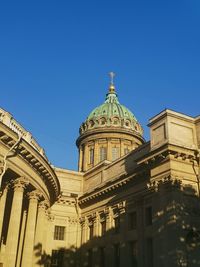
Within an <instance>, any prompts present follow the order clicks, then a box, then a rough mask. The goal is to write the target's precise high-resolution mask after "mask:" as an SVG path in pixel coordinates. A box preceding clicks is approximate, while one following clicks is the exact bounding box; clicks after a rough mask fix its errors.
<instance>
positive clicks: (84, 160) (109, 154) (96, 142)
mask: <svg viewBox="0 0 200 267" xmlns="http://www.w3.org/2000/svg"><path fill="white" fill-rule="evenodd" d="M113 75H114V74H113V73H111V79H112V80H111V83H110V86H109V91H108V93H107V94H106V99H105V101H104V103H103V104H102V105H100V106H98V107H96V108H95V109H93V110H92V112H91V113H90V114H89V116H88V117H87V118H86V120H85V122H83V123H82V125H81V127H80V135H79V137H78V139H77V140H76V144H77V147H78V149H79V171H83V172H85V171H88V170H89V169H90V168H92V167H94V166H96V165H98V164H99V163H101V162H104V161H105V160H106V161H107V162H113V161H115V160H117V159H118V158H120V157H122V156H124V155H126V154H127V153H129V152H130V151H132V150H134V149H136V148H137V147H138V146H140V145H141V144H143V143H144V142H145V140H144V138H143V137H142V135H143V130H142V127H141V125H140V124H139V123H138V121H137V119H136V118H135V116H134V115H133V113H132V112H131V111H130V110H129V109H128V108H126V107H125V106H123V105H121V104H120V103H119V100H118V97H117V93H116V91H115V86H114V84H113Z"/></svg>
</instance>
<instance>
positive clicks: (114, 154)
mask: <svg viewBox="0 0 200 267" xmlns="http://www.w3.org/2000/svg"><path fill="white" fill-rule="evenodd" d="M118 158H119V147H112V160H116V159H118Z"/></svg>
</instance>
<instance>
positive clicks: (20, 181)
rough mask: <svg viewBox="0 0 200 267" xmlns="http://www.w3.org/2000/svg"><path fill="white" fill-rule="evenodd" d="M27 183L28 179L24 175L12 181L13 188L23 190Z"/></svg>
mask: <svg viewBox="0 0 200 267" xmlns="http://www.w3.org/2000/svg"><path fill="white" fill-rule="evenodd" d="M28 184H29V182H28V179H26V178H25V177H20V178H17V179H15V180H14V181H13V188H14V190H20V189H21V190H24V188H25V187H26V186H27V185H28Z"/></svg>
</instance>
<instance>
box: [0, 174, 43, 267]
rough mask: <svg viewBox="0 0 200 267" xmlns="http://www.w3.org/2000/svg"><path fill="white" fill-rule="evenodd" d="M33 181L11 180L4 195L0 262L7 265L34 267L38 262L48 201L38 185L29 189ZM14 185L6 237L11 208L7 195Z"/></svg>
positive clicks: (0, 215) (1, 200) (0, 213)
mask: <svg viewBox="0 0 200 267" xmlns="http://www.w3.org/2000/svg"><path fill="white" fill-rule="evenodd" d="M28 185H29V181H28V180H27V179H26V178H24V177H20V178H17V179H15V180H13V181H12V182H10V183H8V184H7V185H6V186H4V188H3V189H2V192H1V197H0V236H1V248H0V249H1V250H0V263H3V267H15V266H16V267H32V266H37V265H36V261H34V246H35V245H37V244H39V243H40V244H42V243H43V234H44V231H45V219H46V209H47V207H48V203H47V202H46V201H44V198H43V197H42V194H41V192H39V190H37V189H34V190H32V191H28V189H29V188H31V187H28ZM12 189H13V199H12V204H11V210H10V216H9V224H8V229H7V237H6V240H3V241H2V238H3V234H5V236H6V233H3V224H4V220H5V217H6V216H8V214H6V213H7V212H8V210H7V206H6V205H7V196H8V192H9V190H12ZM25 193H26V197H27V199H28V210H27V211H26V210H25V209H24V208H23V206H24V201H25Z"/></svg>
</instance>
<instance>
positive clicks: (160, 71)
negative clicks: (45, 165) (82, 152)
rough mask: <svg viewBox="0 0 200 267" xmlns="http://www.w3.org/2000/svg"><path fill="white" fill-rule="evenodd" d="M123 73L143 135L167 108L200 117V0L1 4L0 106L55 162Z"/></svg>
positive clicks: (66, 161)
mask: <svg viewBox="0 0 200 267" xmlns="http://www.w3.org/2000/svg"><path fill="white" fill-rule="evenodd" d="M109 71H114V72H115V73H116V79H115V85H116V88H117V92H118V95H119V99H120V102H121V103H122V104H124V105H126V106H127V107H128V108H129V109H131V110H132V111H133V113H134V114H135V116H136V117H137V119H138V120H139V122H140V123H141V124H142V126H143V127H144V130H145V137H146V139H148V138H149V137H148V136H149V132H148V128H147V127H146V125H147V123H148V119H149V118H150V117H152V116H154V115H155V114H157V113H159V112H160V111H161V110H163V109H164V108H170V109H173V110H176V111H179V112H183V113H186V114H188V115H191V116H196V115H199V114H200V104H199V103H200V1H199V0H187V1H186V0H157V1H156V0H151V1H149V0H123V1H122V0H121V1H118V0H115V1H114V0H99V1H95V0H90V1H87V0H85V1H82V0H79V1H75V0H74V1H67V0H63V1H59V0H57V1H55V0H54V1H52V0H48V1H45V0H42V1H41V0H40V1H37V0H35V1H20V0H19V1H9V0H7V1H1V3H0V106H1V107H2V108H4V109H6V110H7V111H9V112H10V113H12V114H13V116H14V117H15V118H16V119H17V120H18V121H19V122H20V123H21V124H22V125H23V126H24V127H25V128H26V129H27V130H29V131H30V132H31V133H32V134H33V136H34V137H35V138H36V139H37V140H38V142H39V143H40V145H41V146H42V147H44V149H45V151H46V154H47V156H48V157H49V160H50V161H51V162H52V163H53V164H54V165H57V166H60V167H66V168H69V169H76V168H77V149H76V146H75V140H76V138H77V137H78V129H79V126H80V124H81V123H82V121H84V120H85V118H86V117H87V115H88V114H89V113H90V111H91V110H92V109H93V108H94V107H96V106H97V105H99V104H101V103H102V102H103V101H104V97H105V94H106V92H107V88H108V83H109V78H108V75H107V74H108V72H109Z"/></svg>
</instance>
